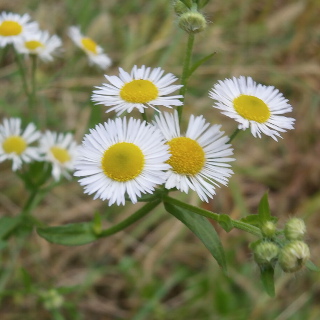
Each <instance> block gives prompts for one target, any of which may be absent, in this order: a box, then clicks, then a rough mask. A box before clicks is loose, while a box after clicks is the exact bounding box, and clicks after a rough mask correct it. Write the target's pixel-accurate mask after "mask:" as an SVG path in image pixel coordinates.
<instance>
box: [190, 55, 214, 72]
mask: <svg viewBox="0 0 320 320" xmlns="http://www.w3.org/2000/svg"><path fill="white" fill-rule="evenodd" d="M215 54H216V53H215V52H213V53H210V54H209V55H207V56H205V57H204V58H202V59H200V60H198V61H197V62H195V63H194V64H193V65H192V66H191V68H190V70H189V73H188V77H190V76H191V75H192V74H193V73H194V72H195V71H196V70H197V69H198V68H199V67H200V66H201V65H202V64H203V63H205V62H206V61H208V60H210V59H211V58H212V57H213V56H214V55H215Z"/></svg>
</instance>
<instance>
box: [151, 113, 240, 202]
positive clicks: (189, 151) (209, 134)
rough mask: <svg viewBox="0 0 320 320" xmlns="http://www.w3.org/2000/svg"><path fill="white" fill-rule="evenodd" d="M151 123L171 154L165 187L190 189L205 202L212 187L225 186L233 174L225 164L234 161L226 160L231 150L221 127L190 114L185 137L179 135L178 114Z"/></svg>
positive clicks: (185, 190)
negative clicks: (161, 135) (161, 136)
mask: <svg viewBox="0 0 320 320" xmlns="http://www.w3.org/2000/svg"><path fill="white" fill-rule="evenodd" d="M154 124H155V125H156V126H157V127H158V128H159V129H160V130H161V132H162V133H163V135H164V137H165V139H166V141H167V144H168V145H169V152H170V154H171V156H170V159H169V160H168V161H167V163H168V164H170V166H171V169H169V170H168V171H167V172H166V175H165V179H166V183H165V187H166V188H167V189H172V188H177V189H178V190H180V191H182V192H185V193H188V192H189V189H192V190H194V191H196V192H197V194H198V195H199V197H200V199H201V200H202V201H206V202H208V198H212V197H213V195H214V194H215V187H216V186H219V184H223V185H226V184H227V182H228V178H229V177H230V176H231V174H232V173H233V172H232V170H231V169H230V168H229V167H230V164H228V162H230V161H233V160H234V159H233V158H230V157H229V156H231V155H232V154H233V149H232V148H231V145H230V144H228V143H227V142H228V140H229V138H228V137H227V136H223V134H224V132H222V131H220V127H221V126H220V125H212V126H210V124H209V123H206V120H205V119H204V118H203V116H198V117H195V116H193V115H191V116H190V120H189V124H188V128H187V131H186V134H185V135H182V134H181V133H180V126H179V119H178V113H177V111H175V112H174V114H171V113H167V112H164V113H162V114H160V115H158V116H156V118H155V121H154Z"/></svg>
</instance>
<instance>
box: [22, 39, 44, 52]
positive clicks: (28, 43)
mask: <svg viewBox="0 0 320 320" xmlns="http://www.w3.org/2000/svg"><path fill="white" fill-rule="evenodd" d="M24 45H25V47H26V48H27V49H29V50H30V51H33V50H36V49H38V48H40V47H43V44H42V43H41V42H39V41H36V40H30V41H26V42H25V43H24Z"/></svg>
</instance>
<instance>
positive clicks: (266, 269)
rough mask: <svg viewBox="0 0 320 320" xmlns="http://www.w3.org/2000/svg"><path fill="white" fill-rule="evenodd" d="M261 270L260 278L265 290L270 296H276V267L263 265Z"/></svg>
mask: <svg viewBox="0 0 320 320" xmlns="http://www.w3.org/2000/svg"><path fill="white" fill-rule="evenodd" d="M260 271H261V274H260V278H261V281H262V284H263V287H264V289H265V291H266V292H267V294H268V295H269V296H270V297H274V296H275V288H274V268H273V267H272V266H261V267H260Z"/></svg>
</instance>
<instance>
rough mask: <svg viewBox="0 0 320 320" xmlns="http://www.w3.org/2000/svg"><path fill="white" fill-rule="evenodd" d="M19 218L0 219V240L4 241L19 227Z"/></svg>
mask: <svg viewBox="0 0 320 320" xmlns="http://www.w3.org/2000/svg"><path fill="white" fill-rule="evenodd" d="M19 223H20V218H19V217H2V218H0V239H2V240H4V239H6V238H7V237H8V236H9V235H10V233H11V232H13V231H14V230H15V229H16V228H17V227H18V225H19Z"/></svg>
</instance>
